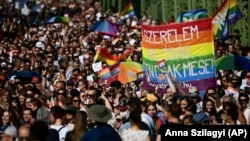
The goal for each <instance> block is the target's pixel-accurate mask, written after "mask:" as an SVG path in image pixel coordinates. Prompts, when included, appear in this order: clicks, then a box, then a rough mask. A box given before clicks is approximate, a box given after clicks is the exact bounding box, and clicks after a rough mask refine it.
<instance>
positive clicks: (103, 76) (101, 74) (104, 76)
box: [99, 68, 111, 79]
mask: <svg viewBox="0 0 250 141" xmlns="http://www.w3.org/2000/svg"><path fill="white" fill-rule="evenodd" d="M99 77H100V78H101V79H107V78H109V77H111V73H110V70H109V68H104V69H102V70H101V71H100V72H99Z"/></svg>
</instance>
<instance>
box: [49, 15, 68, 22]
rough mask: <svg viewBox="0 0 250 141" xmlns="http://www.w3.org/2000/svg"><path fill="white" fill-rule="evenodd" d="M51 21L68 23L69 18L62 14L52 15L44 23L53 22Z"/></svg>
mask: <svg viewBox="0 0 250 141" xmlns="http://www.w3.org/2000/svg"><path fill="white" fill-rule="evenodd" d="M53 23H69V19H68V18H66V17H63V16H54V17H51V18H49V19H48V20H47V21H46V24H53Z"/></svg>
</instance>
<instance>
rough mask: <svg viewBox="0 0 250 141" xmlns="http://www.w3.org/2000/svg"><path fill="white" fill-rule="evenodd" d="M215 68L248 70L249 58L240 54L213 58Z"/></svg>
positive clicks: (249, 65)
mask: <svg viewBox="0 0 250 141" xmlns="http://www.w3.org/2000/svg"><path fill="white" fill-rule="evenodd" d="M215 66H216V69H217V70H250V58H249V57H247V56H241V55H228V56H222V57H220V58H218V59H216V60H215Z"/></svg>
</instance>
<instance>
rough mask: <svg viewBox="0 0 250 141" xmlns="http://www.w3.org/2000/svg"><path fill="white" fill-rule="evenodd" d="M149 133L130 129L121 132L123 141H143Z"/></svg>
mask: <svg viewBox="0 0 250 141" xmlns="http://www.w3.org/2000/svg"><path fill="white" fill-rule="evenodd" d="M148 135H149V132H148V131H147V130H138V131H136V130H132V129H130V128H129V129H125V130H124V131H123V132H122V139H123V141H145V140H146V138H147V136H148Z"/></svg>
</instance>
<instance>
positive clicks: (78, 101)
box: [73, 100, 81, 103]
mask: <svg viewBox="0 0 250 141" xmlns="http://www.w3.org/2000/svg"><path fill="white" fill-rule="evenodd" d="M73 101H74V102H75V103H77V102H78V103H80V102H81V100H73Z"/></svg>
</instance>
